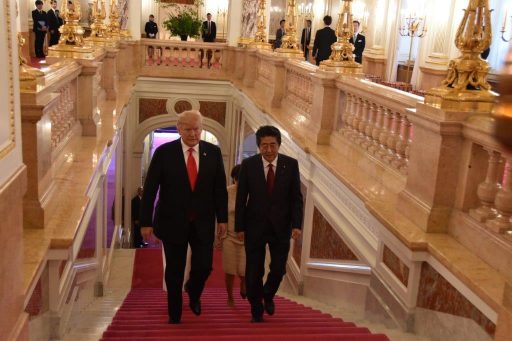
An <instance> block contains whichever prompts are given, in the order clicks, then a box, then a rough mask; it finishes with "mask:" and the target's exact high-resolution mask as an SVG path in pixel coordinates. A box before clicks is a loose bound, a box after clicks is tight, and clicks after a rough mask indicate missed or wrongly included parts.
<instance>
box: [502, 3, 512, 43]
mask: <svg viewBox="0 0 512 341" xmlns="http://www.w3.org/2000/svg"><path fill="white" fill-rule="evenodd" d="M507 16H508V10H505V18H504V19H503V25H502V26H501V31H500V32H501V40H503V41H504V42H506V43H508V42H509V41H510V39H511V38H512V32H511V33H510V36H509V37H508V38H505V33H506V32H507ZM510 19H511V20H510V28H511V31H512V15H511V16H510Z"/></svg>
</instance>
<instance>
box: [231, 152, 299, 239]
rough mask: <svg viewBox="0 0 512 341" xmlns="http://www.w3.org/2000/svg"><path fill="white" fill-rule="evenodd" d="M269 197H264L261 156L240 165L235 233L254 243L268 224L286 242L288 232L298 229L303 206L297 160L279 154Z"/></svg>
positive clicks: (263, 173) (266, 195) (288, 236)
mask: <svg viewBox="0 0 512 341" xmlns="http://www.w3.org/2000/svg"><path fill="white" fill-rule="evenodd" d="M275 174H276V179H275V184H274V190H273V193H272V195H271V196H269V194H268V193H267V189H266V180H265V172H264V170H263V160H262V158H261V154H257V155H254V156H252V157H250V158H247V159H245V160H244V161H243V162H242V167H241V169H240V174H239V176H238V187H237V195H236V209H235V231H237V232H245V233H246V237H247V238H249V239H252V240H258V239H260V238H262V237H263V233H264V232H265V231H264V228H265V226H266V225H267V224H268V223H269V222H270V224H271V225H272V227H273V228H274V231H275V232H276V234H277V236H278V238H279V239H281V240H289V239H290V236H291V230H292V228H301V226H302V214H303V202H302V193H301V191H300V173H299V164H298V162H297V160H295V159H293V158H291V157H289V156H286V155H283V154H279V157H278V159H277V167H276V170H275Z"/></svg>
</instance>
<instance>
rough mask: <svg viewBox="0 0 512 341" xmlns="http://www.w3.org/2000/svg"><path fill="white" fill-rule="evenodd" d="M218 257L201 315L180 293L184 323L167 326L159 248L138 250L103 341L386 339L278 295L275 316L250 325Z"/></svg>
mask: <svg viewBox="0 0 512 341" xmlns="http://www.w3.org/2000/svg"><path fill="white" fill-rule="evenodd" d="M221 264H222V263H221V253H220V252H219V251H215V254H214V266H213V268H214V270H213V272H212V275H211V276H210V278H209V279H208V282H207V288H206V289H205V290H204V293H203V295H202V297H201V302H202V308H203V309H202V310H203V311H202V314H201V316H195V315H193V314H192V312H191V311H190V310H189V309H188V297H187V295H184V303H183V304H184V307H183V316H182V323H181V324H179V325H170V324H168V323H167V320H168V316H167V295H166V293H165V292H164V291H163V290H162V289H161V288H162V276H163V269H162V253H161V250H158V249H137V251H136V255H135V265H134V270H133V281H132V290H131V291H130V293H129V294H128V296H127V297H126V299H125V300H124V302H123V304H122V306H121V308H120V309H119V310H118V311H117V313H116V315H115V316H114V319H113V320H112V323H111V324H110V325H109V327H108V329H107V330H106V331H105V332H104V333H103V337H102V339H101V340H104V341H114V340H124V341H135V340H162V341H163V340H262V339H263V340H268V341H282V340H314V339H318V340H346V341H349V340H354V341H355V340H357V341H389V339H388V338H387V337H386V336H385V335H381V334H372V333H371V332H370V331H369V330H368V329H367V328H364V327H357V326H356V325H355V324H354V323H351V322H345V321H343V320H341V319H339V318H333V317H332V316H331V315H329V314H324V313H322V312H320V311H318V310H314V309H311V308H308V307H305V306H303V305H301V304H298V303H295V302H293V301H290V300H288V299H285V298H282V297H276V298H275V304H276V314H275V315H274V316H267V315H265V316H264V319H265V322H264V323H257V324H254V323H250V322H249V321H250V319H251V316H250V307H249V303H248V302H247V301H246V300H242V299H241V298H240V297H239V296H238V297H236V298H235V306H234V307H229V306H228V305H227V294H226V291H225V289H224V288H223V286H224V283H223V278H224V274H223V272H222V266H221Z"/></svg>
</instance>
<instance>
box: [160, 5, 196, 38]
mask: <svg viewBox="0 0 512 341" xmlns="http://www.w3.org/2000/svg"><path fill="white" fill-rule="evenodd" d="M163 24H164V26H165V28H166V29H167V30H168V31H169V32H171V35H173V36H190V37H197V36H199V34H200V30H201V25H202V24H203V23H202V22H201V20H199V18H198V16H197V13H196V12H194V11H193V10H191V9H184V10H182V11H181V12H180V13H178V14H169V18H168V19H167V20H166V21H164V23H163Z"/></svg>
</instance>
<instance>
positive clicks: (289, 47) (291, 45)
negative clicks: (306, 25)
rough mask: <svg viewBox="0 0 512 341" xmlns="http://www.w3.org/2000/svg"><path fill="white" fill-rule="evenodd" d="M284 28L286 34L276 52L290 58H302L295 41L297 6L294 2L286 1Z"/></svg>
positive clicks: (292, 0)
mask: <svg viewBox="0 0 512 341" xmlns="http://www.w3.org/2000/svg"><path fill="white" fill-rule="evenodd" d="M286 26H287V28H286V31H285V32H286V33H285V35H284V36H283V38H282V40H281V41H282V43H281V47H280V48H278V49H276V52H277V53H284V54H286V55H287V56H289V57H292V58H302V52H301V51H300V48H299V43H298V41H297V6H296V3H295V0H288V3H287V8H286Z"/></svg>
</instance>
